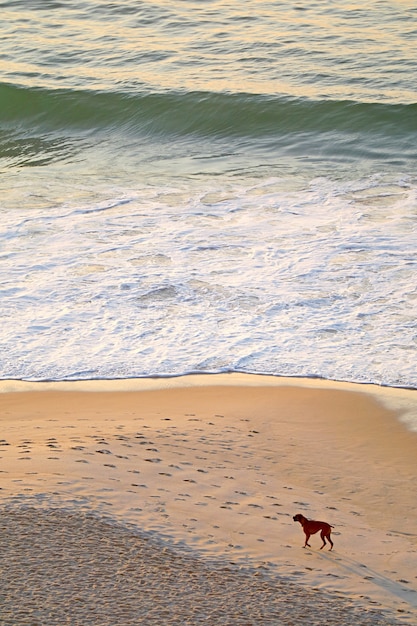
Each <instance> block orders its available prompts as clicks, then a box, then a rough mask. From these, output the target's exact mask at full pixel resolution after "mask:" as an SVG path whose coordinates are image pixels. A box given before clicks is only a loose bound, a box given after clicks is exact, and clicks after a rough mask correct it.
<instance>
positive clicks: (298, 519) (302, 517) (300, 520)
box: [293, 513, 305, 522]
mask: <svg viewBox="0 0 417 626" xmlns="http://www.w3.org/2000/svg"><path fill="white" fill-rule="evenodd" d="M303 519H305V517H304V515H301V513H297V515H294V517H293V520H294V522H302V521H303Z"/></svg>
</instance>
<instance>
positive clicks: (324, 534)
mask: <svg viewBox="0 0 417 626" xmlns="http://www.w3.org/2000/svg"><path fill="white" fill-rule="evenodd" d="M293 520H294V522H300V524H301V526H302V527H303V530H304V533H305V536H306V542H305V544H304V548H305V547H306V546H308V547H309V548H311V546H310V544H309V543H308V540H309V539H310V535H314V534H315V533H317V532H318V531H319V530H321V533H320V537H321V538H322V539H323V545H322V546H321V548H320V550H323V548H324V546H325V545H326V539H328V540H329V543H330V546H331V547H330V550H332V548H333V541H332V540H331V539H330V533H331V532H332V528H333V526H331V525H330V524H328V523H327V522H316V521H315V520H312V519H307V518H306V517H304V515H301V513H297V515H294V517H293Z"/></svg>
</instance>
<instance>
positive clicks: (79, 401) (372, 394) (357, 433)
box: [0, 374, 417, 624]
mask: <svg viewBox="0 0 417 626" xmlns="http://www.w3.org/2000/svg"><path fill="white" fill-rule="evenodd" d="M0 407H1V417H0V420H1V426H2V435H1V439H2V441H0V443H1V444H2V445H1V446H0V468H1V477H2V489H1V490H0V505H1V507H2V508H4V507H5V506H7V505H8V504H9V505H11V504H12V505H13V506H12V508H15V507H17V508H18V509H20V510H25V508H27V507H30V506H33V505H35V507H36V508H37V509H39V510H40V511H43V512H44V513H45V515H47V511H49V510H50V508H51V506H52V507H53V506H57V507H58V508H59V509H63V510H67V511H69V510H71V511H74V512H78V513H79V515H80V516H83V515H87V514H89V513H91V512H93V513H95V514H96V515H98V516H99V517H104V518H105V517H108V516H109V518H111V519H113V520H115V521H118V522H119V523H121V524H123V525H124V526H126V528H127V527H130V528H132V529H133V528H137V529H139V530H140V531H141V533H149V534H150V535H151V536H155V537H160V538H161V539H162V540H163V542H164V543H165V545H166V547H167V548H169V547H173V548H175V549H176V550H181V549H184V547H186V549H187V550H192V551H193V553H194V554H195V555H197V556H198V555H199V557H200V558H202V559H203V560H205V561H207V560H209V561H213V562H220V561H222V562H224V563H225V564H227V565H230V564H231V563H233V567H234V568H237V570H239V568H244V567H250V568H262V569H263V570H264V571H265V572H267V573H268V575H269V576H272V578H277V577H278V578H279V579H280V580H285V581H287V582H290V583H293V584H296V585H297V586H298V587H299V588H303V589H305V590H311V589H318V590H320V591H321V592H323V593H325V594H330V595H331V596H332V597H333V596H334V597H335V594H336V595H339V596H340V597H343V598H344V599H348V600H349V602H353V603H356V604H357V606H358V607H362V608H365V609H366V607H368V608H370V607H373V608H376V609H377V610H378V611H381V612H382V613H381V614H384V615H385V614H386V615H387V616H388V617H387V623H393V622H392V621H391V622H390V621H389V619H391V620H392V619H393V616H395V620H396V621H395V623H398V624H400V623H401V624H402V623H404V624H411V623H413V620H414V621H415V618H416V617H417V578H416V575H415V571H414V570H415V562H416V559H417V534H416V533H415V526H414V519H415V516H416V515H417V503H415V497H414V499H413V494H415V490H414V485H415V478H416V470H415V450H416V442H417V433H415V432H413V431H412V430H410V429H409V428H407V426H406V424H410V423H411V422H410V420H411V417H410V416H413V415H414V414H415V411H416V410H417V394H415V393H414V392H413V391H409V390H398V389H395V390H393V389H392V388H388V389H386V388H380V387H375V388H372V389H370V387H369V386H368V385H367V386H366V391H365V390H364V386H363V385H358V384H355V383H333V382H331V381H323V380H317V379H303V380H300V379H285V378H279V379H277V378H276V377H264V376H256V375H246V374H220V375H211V374H210V375H191V376H187V377H184V378H179V377H176V378H169V379H166V378H164V379H126V380H122V381H110V382H109V381H77V382H73V381H71V382H65V383H64V382H57V383H56V382H54V383H29V382H23V381H18V382H16V381H7V382H5V381H1V382H0ZM407 420H408V421H407ZM7 503H8V504H7ZM297 512H302V513H303V514H304V515H305V516H306V517H310V518H313V519H324V520H326V521H329V523H331V524H333V525H334V526H335V529H334V535H333V540H334V542H335V548H334V551H333V552H328V551H326V550H323V551H320V550H319V549H318V548H319V547H320V545H321V543H320V539H319V538H318V536H317V535H315V536H314V537H312V538H311V544H312V548H311V549H306V550H303V549H302V545H303V542H304V538H303V534H302V531H301V528H300V526H299V525H298V524H295V523H294V522H293V520H292V516H293V515H294V514H295V513H297ZM47 541H48V538H47V537H45V542H46V544H47ZM97 541H98V542H99V537H97ZM15 556H16V555H15ZM26 556H27V555H26ZM320 610H321V611H322V610H323V607H321V609H320ZM389 616H390V617H389ZM288 619H289V618H288ZM22 623H23V622H22ZM46 623H47V622H46ZM51 623H52V622H51ZM166 623H167V624H168V623H170V622H169V621H167V622H166ZM283 623H286V622H283ZM288 623H289V622H288ZM335 623H336V622H335ZM370 623H371V622H370ZM375 623H379V622H375ZM380 623H382V622H380Z"/></svg>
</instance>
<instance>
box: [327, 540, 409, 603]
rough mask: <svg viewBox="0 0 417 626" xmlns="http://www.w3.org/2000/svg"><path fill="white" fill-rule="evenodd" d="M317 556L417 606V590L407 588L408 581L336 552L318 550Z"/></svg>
mask: <svg viewBox="0 0 417 626" xmlns="http://www.w3.org/2000/svg"><path fill="white" fill-rule="evenodd" d="M318 556H319V557H320V558H322V559H325V560H326V561H331V562H333V563H336V564H337V565H338V566H339V567H340V568H341V569H344V570H346V571H348V572H350V573H353V574H355V575H356V576H358V577H359V578H361V579H365V580H367V581H369V582H370V583H372V584H374V585H376V586H378V587H380V588H381V589H383V590H384V591H386V592H388V593H390V594H392V595H394V596H396V597H397V598H400V599H401V600H403V601H404V602H407V604H409V605H411V606H412V607H413V608H417V592H416V591H415V590H414V589H412V588H410V589H407V587H405V585H407V584H408V583H409V582H410V581H406V580H404V581H403V582H402V581H396V580H392V579H391V578H389V577H388V576H385V575H384V574H381V573H380V572H377V571H375V570H373V569H370V568H369V567H368V566H367V565H365V564H364V563H360V562H359V561H355V560H354V559H351V558H349V557H347V556H344V555H340V554H338V553H336V552H330V553H326V552H319V553H318Z"/></svg>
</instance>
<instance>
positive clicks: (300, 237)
mask: <svg viewBox="0 0 417 626" xmlns="http://www.w3.org/2000/svg"><path fill="white" fill-rule="evenodd" d="M22 193H23V192H22ZM25 193H27V191H25ZM100 193H101V195H100V196H98V195H97V196H93V195H92V196H91V197H84V198H83V200H82V201H80V199H79V197H80V195H81V194H80V192H79V190H78V193H77V194H75V193H72V195H71V194H69V193H68V194H67V195H66V198H67V200H66V202H65V204H63V203H62V202H55V203H54V204H53V206H51V202H50V201H49V202H48V203H44V204H43V203H42V202H41V201H39V199H38V198H37V199H34V198H33V200H34V201H33V202H31V198H30V194H28V193H27V195H26V197H25V202H22V207H23V208H17V207H15V208H14V209H10V208H9V209H8V210H5V209H3V210H2V221H1V226H0V243H1V251H2V252H1V258H2V263H1V289H0V291H1V293H0V296H1V310H2V324H1V327H0V341H1V344H2V346H3V349H2V355H3V358H2V364H1V367H2V371H1V372H0V376H1V377H2V378H26V379H74V378H95V377H103V378H119V377H133V376H147V375H175V374H180V373H185V372H190V371H206V372H218V371H225V370H240V371H248V372H260V373H272V374H280V375H290V376H299V375H303V376H321V377H325V378H330V379H339V380H350V381H363V382H365V381H366V382H375V383H381V384H386V385H394V386H395V385H397V386H417V375H416V370H415V362H416V347H417V334H416V326H415V321H416V318H417V304H416V302H417V298H416V291H415V284H416V248H417V247H416V241H417V239H416V207H417V183H416V181H415V180H411V179H409V178H403V179H401V178H399V177H397V178H395V179H394V178H391V179H388V178H387V177H386V176H385V177H384V176H382V175H381V176H373V177H370V178H366V179H361V180H355V181H351V182H347V181H343V182H342V181H332V180H330V179H328V178H317V179H314V180H311V181H310V182H309V183H308V184H303V183H298V184H297V186H296V185H295V184H294V182H292V183H291V186H290V185H289V184H288V181H285V180H278V179H277V180H275V179H268V180H264V181H258V182H256V183H255V182H253V181H252V182H251V183H250V184H249V183H248V182H246V183H238V182H232V181H231V180H230V179H229V180H227V181H225V180H222V181H219V179H218V178H215V177H213V178H212V179H211V180H210V181H209V182H207V181H206V182H204V183H202V182H201V180H200V181H199V182H198V181H194V182H181V183H179V184H178V187H173V186H170V187H168V186H166V187H152V186H148V187H146V186H141V187H138V188H130V189H120V188H119V189H107V190H106V194H104V192H103V190H101V192H100ZM104 197H106V198H107V199H105V200H104V199H103V198H104ZM71 198H72V199H71Z"/></svg>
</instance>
